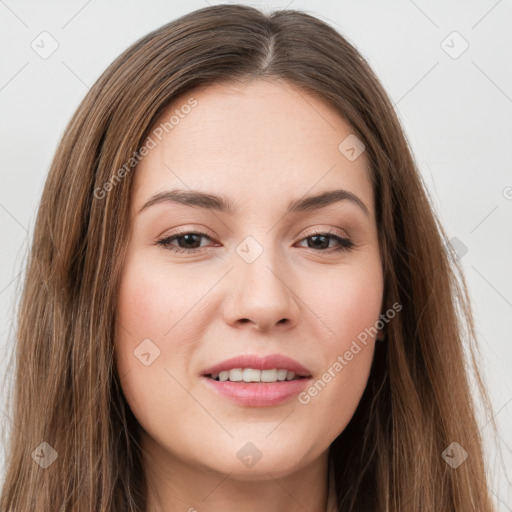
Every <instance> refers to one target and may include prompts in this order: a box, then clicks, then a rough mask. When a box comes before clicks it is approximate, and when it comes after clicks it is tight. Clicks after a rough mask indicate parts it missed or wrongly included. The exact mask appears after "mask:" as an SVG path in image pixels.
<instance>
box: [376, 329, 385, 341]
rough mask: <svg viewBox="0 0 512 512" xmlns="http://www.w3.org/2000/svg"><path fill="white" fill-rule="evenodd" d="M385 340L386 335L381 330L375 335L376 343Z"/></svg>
mask: <svg viewBox="0 0 512 512" xmlns="http://www.w3.org/2000/svg"><path fill="white" fill-rule="evenodd" d="M385 339H386V335H385V334H384V331H383V330H381V331H379V332H378V334H377V341H384V340H385Z"/></svg>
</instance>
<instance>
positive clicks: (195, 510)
mask: <svg viewBox="0 0 512 512" xmlns="http://www.w3.org/2000/svg"><path fill="white" fill-rule="evenodd" d="M142 448H143V464H144V470H145V474H146V481H147V485H148V489H147V506H146V510H147V512H178V511H179V512H184V511H186V512H201V511H204V510H208V512H240V510H243V511H244V512H261V510H265V511H266V512H304V510H307V511H308V512H325V511H326V509H327V502H328V468H329V467H328V450H327V451H325V452H324V453H322V454H321V455H320V456H319V457H317V458H316V459H314V460H312V461H311V462H310V463H308V464H306V465H304V466H301V467H300V468H298V469H296V470H295V471H293V472H290V473H286V474H283V475H280V476H276V474H275V472H273V471H272V470H270V471H258V470H257V465H255V466H254V467H253V468H252V469H251V471H254V473H252V474H251V475H250V479H248V477H247V470H245V471H239V467H238V465H237V464H236V465H235V466H234V467H233V469H232V471H231V472H227V473H222V472H219V471H216V470H215V469H212V468H211V467H208V466H206V465H205V464H201V462H200V461H198V462H197V463H196V464H194V463H193V462H189V461H184V460H182V459H179V458H177V457H175V456H174V455H173V454H170V453H169V452H167V451H166V450H165V449H164V448H163V447H162V446H160V445H158V444H156V443H155V441H154V440H153V439H151V438H149V437H148V436H147V435H143V437H142ZM237 462H238V461H237Z"/></svg>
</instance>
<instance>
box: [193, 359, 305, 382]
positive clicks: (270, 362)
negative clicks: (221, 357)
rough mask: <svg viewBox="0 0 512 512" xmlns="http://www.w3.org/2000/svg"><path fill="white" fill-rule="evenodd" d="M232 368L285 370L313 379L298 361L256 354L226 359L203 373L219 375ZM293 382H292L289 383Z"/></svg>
mask: <svg viewBox="0 0 512 512" xmlns="http://www.w3.org/2000/svg"><path fill="white" fill-rule="evenodd" d="M232 368H254V369H256V370H272V369H273V368H276V369H277V370H279V369H284V370H288V371H290V372H295V375H298V376H300V377H311V372H310V371H309V370H308V369H307V368H306V367H304V366H302V365H301V364H300V363H299V362H298V361H295V359H292V358H290V357H288V356H285V355H282V354H270V355H267V356H258V355H255V354H245V355H241V356H237V357H232V358H230V359H226V360H225V361H222V362H221V363H217V364H215V365H213V366H210V367H209V368H206V370H204V371H203V373H202V375H210V374H212V373H219V372H221V371H224V370H231V369H232ZM288 382H291V381H288Z"/></svg>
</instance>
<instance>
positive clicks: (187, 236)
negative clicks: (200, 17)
mask: <svg viewBox="0 0 512 512" xmlns="http://www.w3.org/2000/svg"><path fill="white" fill-rule="evenodd" d="M190 237H196V238H199V235H194V234H188V235H183V236H181V237H180V239H185V240H186V241H187V240H188V242H189V243H192V244H193V243H194V241H193V240H191V239H190ZM196 243H197V240H196ZM185 244H186V242H185ZM179 245H180V247H181V245H182V244H181V243H180V244H179ZM184 248H185V249H197V247H189V246H188V245H185V247H184Z"/></svg>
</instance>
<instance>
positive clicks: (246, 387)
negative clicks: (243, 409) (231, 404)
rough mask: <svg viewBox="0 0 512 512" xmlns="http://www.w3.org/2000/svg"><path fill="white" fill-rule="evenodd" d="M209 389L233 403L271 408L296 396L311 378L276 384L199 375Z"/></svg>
mask: <svg viewBox="0 0 512 512" xmlns="http://www.w3.org/2000/svg"><path fill="white" fill-rule="evenodd" d="M201 379H202V380H203V381H204V382H205V384H206V385H207V386H209V388H210V389H212V390H213V391H214V392H215V393H218V394H219V395H223V396H226V397H227V398H230V399H231V400H234V401H235V402H238V403H240V404H242V405H247V406H249V407H271V406H273V405H278V404H281V403H283V402H286V401H287V400H289V399H290V398H291V397H293V396H295V395H298V394H299V393H300V392H301V391H302V390H303V389H304V388H305V387H306V386H307V385H308V384H309V382H310V380H311V378H310V377H308V378H303V379H296V380H283V381H278V382H231V381H228V380H225V381H219V380H214V379H211V378H210V377H206V376H205V375H201Z"/></svg>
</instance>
